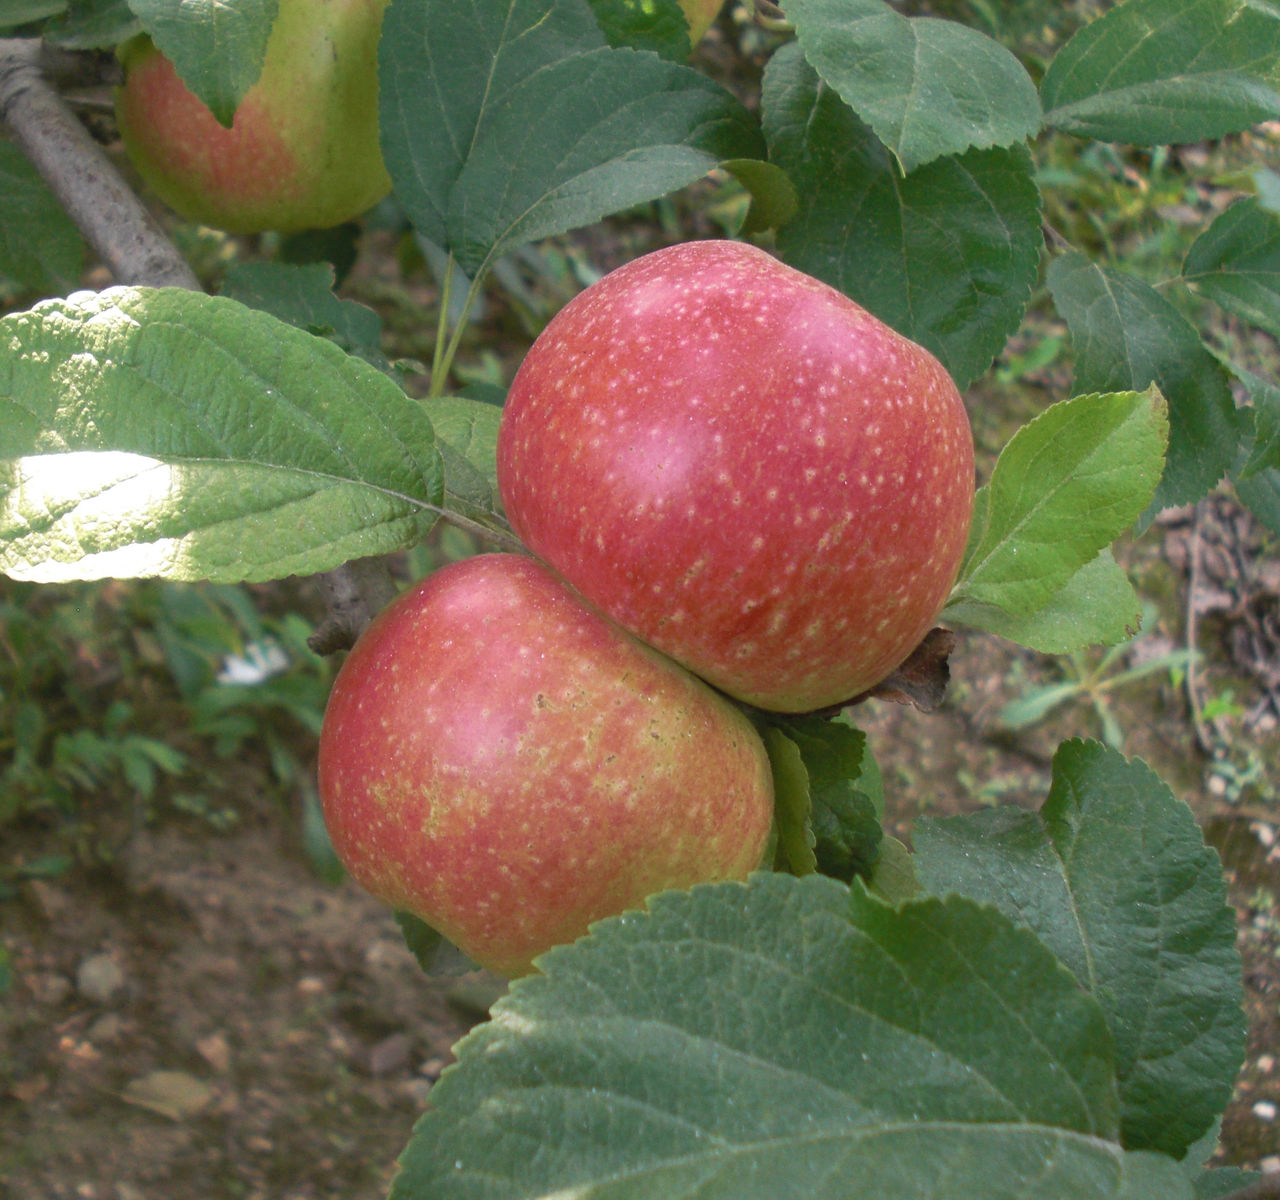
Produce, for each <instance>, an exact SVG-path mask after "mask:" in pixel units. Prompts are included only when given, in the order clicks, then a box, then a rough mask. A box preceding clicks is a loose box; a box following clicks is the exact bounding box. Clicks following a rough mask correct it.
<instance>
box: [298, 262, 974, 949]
mask: <svg viewBox="0 0 1280 1200" xmlns="http://www.w3.org/2000/svg"><path fill="white" fill-rule="evenodd" d="M498 482H499V490H500V493H501V497H502V501H503V504H504V507H505V509H506V513H507V517H508V519H509V520H510V522H511V525H512V527H513V528H514V530H515V531H516V533H517V534H518V535H519V536H520V537H521V539H522V540H523V542H524V543H525V545H526V546H527V547H528V549H529V550H530V551H531V554H532V555H533V557H525V556H523V555H518V554H491V555H481V556H478V557H476V558H473V559H469V560H465V561H463V562H460V563H456V564H453V565H451V566H448V567H446V568H444V569H443V570H441V571H439V572H437V573H436V574H434V575H432V576H431V577H429V578H428V579H426V580H425V581H424V582H422V583H421V584H419V585H418V586H417V587H416V588H414V589H412V590H411V591H409V592H407V593H405V594H404V595H403V596H401V597H400V598H399V599H398V600H397V601H395V602H394V603H393V604H392V605H391V606H390V607H389V608H388V609H387V610H386V611H385V612H384V613H382V614H381V615H380V616H379V618H378V619H377V620H376V621H375V622H374V623H373V625H371V626H370V628H369V629H368V631H367V632H366V633H365V634H364V636H363V637H362V638H361V639H360V641H359V642H358V643H357V645H356V646H355V648H354V649H353V650H352V652H351V654H350V655H349V657H348V658H347V661H346V662H345V663H344V665H343V667H342V670H341V672H340V673H339V675H338V678H337V680H336V682H335V685H334V689H333V694H332V697H331V699H330V702H329V707H328V710H327V712H326V715H325V722H324V728H323V731H322V734H321V741H320V764H319V769H320V791H321V798H322V801H323V805H324V812H325V819H326V822H327V824H328V828H329V830H330V833H331V836H332V838H333V842H334V846H335V848H336V850H337V853H338V855H339V857H340V858H341V859H342V860H343V862H344V863H345V864H346V865H347V867H348V869H349V870H350V871H351V873H352V875H353V876H354V877H355V878H356V879H357V880H358V881H359V882H360V883H361V884H363V885H364V886H365V887H366V888H367V889H368V890H369V891H371V892H372V893H374V894H375V895H377V896H379V897H381V898H383V899H384V900H386V901H388V902H389V903H391V904H392V905H394V906H396V907H398V908H401V909H404V910H407V911H410V912H413V913H415V914H417V915H418V916H420V917H422V918H423V919H424V920H426V921H427V922H428V923H429V924H431V925H433V926H434V927H436V928H437V929H439V930H440V931H441V932H442V933H443V934H445V935H446V936H447V937H449V938H450V939H451V940H453V941H454V942H455V943H456V944H457V945H458V946H460V947H461V948H462V949H463V950H464V951H466V952H467V953H468V954H470V955H471V956H472V957H473V958H474V959H475V960H476V961H477V962H480V963H483V964H485V965H488V966H491V967H493V968H494V969H496V970H499V971H502V972H505V973H508V974H518V973H522V972H524V971H527V970H529V969H530V967H531V964H532V961H533V959H534V958H535V957H536V955H538V954H539V953H541V952H542V951H543V950H545V949H547V948H548V947H550V946H552V945H556V944H559V943H561V942H565V941H569V940H572V939H573V938H576V937H577V936H579V935H581V934H582V933H584V932H585V931H586V929H587V927H588V925H589V924H590V923H591V922H592V921H594V920H596V919H598V918H600V917H603V916H607V915H610V914H613V913H617V912H620V911H622V910H624V909H626V908H630V907H635V906H637V905H639V904H641V903H642V902H643V901H644V899H645V897H646V896H649V895H651V894H653V893H654V892H656V891H659V890H662V889H665V888H673V887H686V886H690V885H692V884H694V883H697V882H702V881H709V880H722V879H740V878H743V877H745V876H746V875H747V874H748V873H749V872H750V871H751V870H753V869H754V868H756V867H757V866H759V865H761V860H762V856H763V855H764V853H765V850H766V847H767V845H768V842H769V834H770V828H771V822H772V785H771V777H770V771H769V764H768V760H767V756H766V753H765V750H764V745H763V743H762V740H761V738H760V736H759V735H758V733H757V732H756V729H755V727H754V726H753V724H752V722H751V720H750V719H749V718H748V716H747V715H746V713H745V711H744V708H743V707H742V705H743V704H747V705H750V706H752V707H754V708H757V709H764V710H772V711H775V712H788V713H795V712H805V711H810V710H814V709H819V708H825V707H829V706H833V705H838V704H840V703H842V702H844V701H848V700H850V699H852V698H853V697H855V696H856V695H858V694H859V693H861V692H864V691H865V690H867V689H868V688H870V687H871V686H872V685H874V684H876V683H877V682H879V681H880V680H881V679H883V678H884V677H885V676H887V675H889V674H890V673H891V672H892V671H893V670H894V669H895V668H896V667H897V666H898V665H899V664H900V663H901V662H902V661H903V660H904V659H905V658H906V657H907V656H908V655H909V654H910V652H911V651H912V650H913V649H914V648H915V647H916V645H917V644H918V643H919V642H920V641H921V639H922V638H923V637H924V635H925V634H926V633H927V631H928V630H929V628H930V626H931V624H932V623H933V621H934V620H935V619H936V617H937V615H938V612H939V611H940V610H941V608H942V605H943V603H944V602H945V600H946V597H947V594H948V591H949V590H950V587H951V585H952V583H953V581H954V578H955V575H956V572H957V570H958V568H959V564H960V559H961V555H962V553H963V550H964V546H965V540H966V537H967V534H968V528H969V522H970V517H971V510H972V505H973V490H974V465H973V443H972V437H971V434H970V430H969V424H968V419H967V416H966V413H965V410H964V406H963V403H962V401H961V399H960V396H959V394H958V392H957V391H956V388H955V385H954V384H953V382H952V381H951V379H950V378H949V376H948V375H947V374H946V372H945V370H944V369H943V368H942V366H941V365H940V364H939V363H938V362H937V360H936V359H934V358H933V356H932V355H930V354H929V353H928V352H927V351H926V350H924V349H922V348H921V347H920V346H917V345H915V344H914V343H912V342H910V341H908V340H907V339H905V338H904V337H902V336H900V335H899V334H897V333H895V332H894V331H893V330H891V329H889V328H888V327H887V326H885V325H884V324H883V323H882V322H880V321H878V320H877V319H875V318H874V317H872V316H871V315H870V314H868V313H867V312H865V311H864V310H863V309H861V308H860V307H858V306H857V305H856V304H854V303H853V301H851V300H849V299H848V298H847V297H845V296H843V295H842V294H841V293H839V292H837V291H835V290H834V289H832V288H830V287H828V286H827V285H825V284H823V283H820V282H818V281H817V280H815V279H812V278H810V277H808V276H806V275H804V274H802V273H800V272H798V271H795V270H793V269H792V268H790V267H787V266H785V265H783V264H782V263H780V262H778V261H777V260H776V259H774V258H772V257H771V256H769V255H768V254H766V253H764V252H763V251H761V250H758V249H755V248H753V247H751V246H747V245H745V244H742V243H737V242H728V241H706V242H691V243H686V244H683V245H678V246H673V247H670V248H668V249H665V250H659V251H656V252H654V253H652V254H648V255H645V256H644V257H642V258H639V259H637V260H635V261H634V262H632V263H630V264H628V265H626V266H624V267H622V268H620V269H618V270H617V271H614V272H613V273H612V274H610V275H607V276H606V277H605V278H604V279H602V280H601V281H600V282H598V283H596V284H595V285H594V286H592V287H590V288H588V289H587V290H586V291H585V292H583V293H582V294H581V295H579V296H578V297H577V298H576V299H574V300H573V301H571V302H570V303H569V304H568V305H567V306H566V307H565V308H564V309H563V310H562V311H561V312H560V313H559V314H558V315H557V316H556V317H555V318H554V319H553V320H552V321H551V322H550V324H549V325H548V326H547V328H546V330H545V331H544V332H543V333H542V335H541V336H540V337H539V338H538V339H537V341H536V342H535V343H534V345H533V347H532V348H531V349H530V351H529V353H528V355H527V357H526V359H525V361H524V363H523V364H522V365H521V367H520V370H519V371H518V373H517V375H516V378H515V380H514V382H513V384H512V388H511V392H510V395H509V397H508V401H507V405H506V408H505V410H504V413H503V418H502V424H501V428H500V432H499V439H498Z"/></svg>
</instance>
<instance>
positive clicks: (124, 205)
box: [0, 38, 200, 290]
mask: <svg viewBox="0 0 1280 1200" xmlns="http://www.w3.org/2000/svg"><path fill="white" fill-rule="evenodd" d="M41 47H42V43H41V42H40V41H38V40H36V39H33V38H0V120H3V121H4V123H5V125H7V126H8V128H9V130H10V132H11V133H12V135H13V139H14V141H15V142H17V144H18V145H19V146H20V147H21V148H22V151H23V153H24V154H26V156H27V158H28V159H30V160H31V163H32V165H33V166H34V167H35V168H36V170H37V171H39V172H40V175H41V178H43V179H44V181H45V183H46V184H48V186H49V188H50V190H51V191H52V192H53V194H54V195H55V196H56V197H57V198H58V201H59V203H60V204H61V205H62V206H63V208H65V209H66V211H67V213H68V215H69V216H70V217H71V219H72V220H73V221H74V222H75V223H76V226H77V228H79V230H80V232H81V233H82V234H83V235H84V237H85V240H86V241H88V243H89V244H90V245H91V246H92V247H93V249H94V250H95V251H96V252H97V253H98V255H99V257H101V258H102V260H103V262H105V263H106V264H107V267H108V268H109V269H110V271H111V273H112V275H113V276H114V277H115V278H116V280H117V281H118V282H120V283H132V284H141V285H145V286H150V287H183V288H192V289H195V290H199V288H200V281H199V280H198V279H197V278H196V276H195V272H193V271H192V270H191V267H190V266H189V265H188V264H187V262H186V260H185V259H184V258H183V257H182V255H180V254H179V253H178V251H177V249H176V248H175V247H174V245H173V243H172V242H170V241H169V239H168V238H167V237H166V236H165V234H164V231H163V230H162V229H161V228H160V226H159V225H158V224H157V223H156V221H155V219H154V218H153V217H152V216H151V214H150V213H149V212H148V211H147V210H146V208H145V207H144V206H143V204H142V202H141V201H140V200H139V199H138V198H137V196H135V195H134V193H133V191H132V189H131V188H130V187H129V185H128V184H127V183H126V182H125V180H124V177H123V176H122V175H121V174H120V172H119V171H117V170H116V168H115V165H114V164H113V163H112V162H111V160H110V159H109V158H108V157H107V155H106V153H105V152H104V151H103V149H102V147H101V146H99V145H98V144H97V142H95V141H94V140H93V138H92V137H91V136H90V135H89V132H88V130H86V129H85V127H84V126H83V125H82V124H81V123H80V121H79V120H78V119H77V118H76V116H75V114H74V113H73V112H72V111H71V110H70V109H69V108H68V107H67V105H66V103H65V102H64V101H63V100H62V98H61V97H60V96H59V95H58V93H57V92H56V91H55V90H54V89H53V88H52V87H51V86H50V85H49V83H48V82H47V80H46V79H45V77H44V74H43V71H42V50H41Z"/></svg>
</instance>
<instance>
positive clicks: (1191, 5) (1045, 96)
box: [1040, 0, 1280, 146]
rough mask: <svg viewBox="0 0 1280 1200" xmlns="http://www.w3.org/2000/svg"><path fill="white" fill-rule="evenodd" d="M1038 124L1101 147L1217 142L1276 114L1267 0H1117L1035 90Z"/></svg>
mask: <svg viewBox="0 0 1280 1200" xmlns="http://www.w3.org/2000/svg"><path fill="white" fill-rule="evenodd" d="M1040 97H1041V101H1042V103H1043V104H1044V109H1045V121H1046V123H1047V124H1049V125H1053V126H1055V127H1057V128H1058V129H1062V130H1065V131H1066V132H1068V133H1074V134H1078V135H1079V136H1081V137H1090V138H1097V139H1098V140H1100V141H1104V142H1131V143H1134V144H1136V145H1146V146H1150V145H1167V144H1170V143H1175V142H1196V141H1200V140H1201V139H1205V138H1218V137H1222V136H1223V135H1224V134H1228V133H1237V132H1239V131H1240V130H1243V129H1248V128H1249V127H1250V126H1251V125H1255V124H1257V123H1258V122H1259V121H1265V120H1268V119H1270V118H1272V117H1274V116H1277V115H1280V8H1277V7H1276V6H1275V5H1274V4H1273V3H1272V2H1271V0H1127V3H1124V4H1118V5H1116V7H1115V8H1113V9H1111V10H1110V11H1109V12H1106V13H1104V14H1103V15H1102V16H1101V17H1099V18H1098V19H1097V20H1095V21H1092V22H1090V23H1089V24H1088V25H1085V26H1084V27H1083V28H1081V29H1080V30H1079V31H1078V32H1077V33H1076V34H1075V35H1074V36H1073V37H1072V38H1071V40H1070V41H1069V42H1068V43H1067V44H1066V45H1065V46H1064V47H1063V48H1062V49H1061V50H1060V51H1059V52H1058V54H1057V55H1056V57H1055V58H1054V60H1053V61H1052V62H1051V63H1050V64H1049V69H1048V71H1047V72H1046V74H1045V77H1044V80H1043V82H1042V83H1041V87H1040Z"/></svg>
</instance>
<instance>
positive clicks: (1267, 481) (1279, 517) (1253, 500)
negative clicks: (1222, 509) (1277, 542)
mask: <svg viewBox="0 0 1280 1200" xmlns="http://www.w3.org/2000/svg"><path fill="white" fill-rule="evenodd" d="M1235 486H1236V495H1237V496H1239V497H1240V501H1241V503H1243V504H1244V505H1245V506H1246V507H1247V508H1248V509H1249V511H1250V512H1252V513H1253V515H1254V516H1255V517H1257V518H1258V520H1259V521H1261V522H1262V523H1263V524H1264V525H1265V526H1266V527H1267V528H1268V529H1270V530H1271V532H1272V533H1274V534H1276V535H1278V536H1280V468H1277V467H1267V468H1266V469H1264V470H1262V471H1258V472H1257V473H1256V474H1253V475H1250V476H1249V477H1248V478H1245V479H1237V480H1236V481H1235Z"/></svg>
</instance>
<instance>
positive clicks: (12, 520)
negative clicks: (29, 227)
mask: <svg viewBox="0 0 1280 1200" xmlns="http://www.w3.org/2000/svg"><path fill="white" fill-rule="evenodd" d="M0 447H2V448H3V453H4V455H5V460H4V462H3V466H2V467H0V570H3V571H4V572H5V573H7V574H11V575H14V576H18V577H22V578H30V579H40V580H55V579H85V578H100V577H103V576H106V575H165V576H168V577H170V578H175V579H197V578H211V579H218V580H224V581H232V580H241V579H245V580H249V579H268V578H274V577H277V576H280V575H285V574H290V573H295V572H310V571H319V570H324V569H327V568H330V567H334V566H337V565H338V564H339V563H341V562H344V561H345V560H347V559H349V558H353V557H356V556H359V555H368V554H375V553H381V552H385V551H389V550H392V549H395V548H398V547H400V546H403V545H406V544H407V543H409V542H411V541H413V540H415V539H416V538H418V537H420V536H421V535H422V533H424V532H425V531H426V529H428V528H429V527H430V525H431V523H432V521H433V520H434V517H435V515H436V508H435V506H438V505H439V504H440V501H441V497H442V490H443V488H442V481H441V465H440V456H439V453H438V451H437V448H436V444H435V439H434V435H433V432H432V428H431V423H430V421H429V420H428V418H427V416H426V415H425V413H424V411H423V409H422V407H421V406H420V405H419V404H418V403H417V402H416V401H413V400H410V399H409V398H408V397H407V396H406V395H405V394H404V393H403V392H402V391H401V390H400V389H399V388H398V387H397V386H396V385H395V384H394V383H393V382H392V381H391V380H390V379H388V378H387V377H386V376H385V375H383V374H382V373H381V372H379V371H377V370H375V369H374V368H373V367H371V366H369V365H368V364H366V363H364V362H362V361H360V360H359V359H356V358H352V357H350V356H348V355H346V354H344V353H343V352H342V351H341V350H339V349H338V347H336V346H334V345H333V344H332V343H330V342H327V341H325V340H323V339H320V338H316V337H313V336H312V335H311V334H308V333H304V332H303V331H301V330H299V329H295V328H293V327H292V326H289V325H285V324H282V323H281V322H279V321H277V320H276V319H275V318H273V317H270V316H268V315H267V314H265V313H261V312H255V311H254V310H252V309H249V308H246V307H244V306H243V305H241V304H238V303H236V302H235V301H232V300H227V299H223V298H216V297H210V296H205V295H202V294H199V293H195V292H189V291H185V290H182V289H176V288H174V289H145V288H113V289H111V290H109V291H106V292H102V293H97V294H95V293H89V292H80V293H77V294H76V295H75V296H73V297H72V298H71V299H69V300H53V301H48V302H46V303H44V304H41V305H39V306H38V307H37V308H35V309H33V310H32V311H30V312H27V313H18V314H16V315H13V316H10V317H6V318H4V320H3V321H0Z"/></svg>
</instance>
